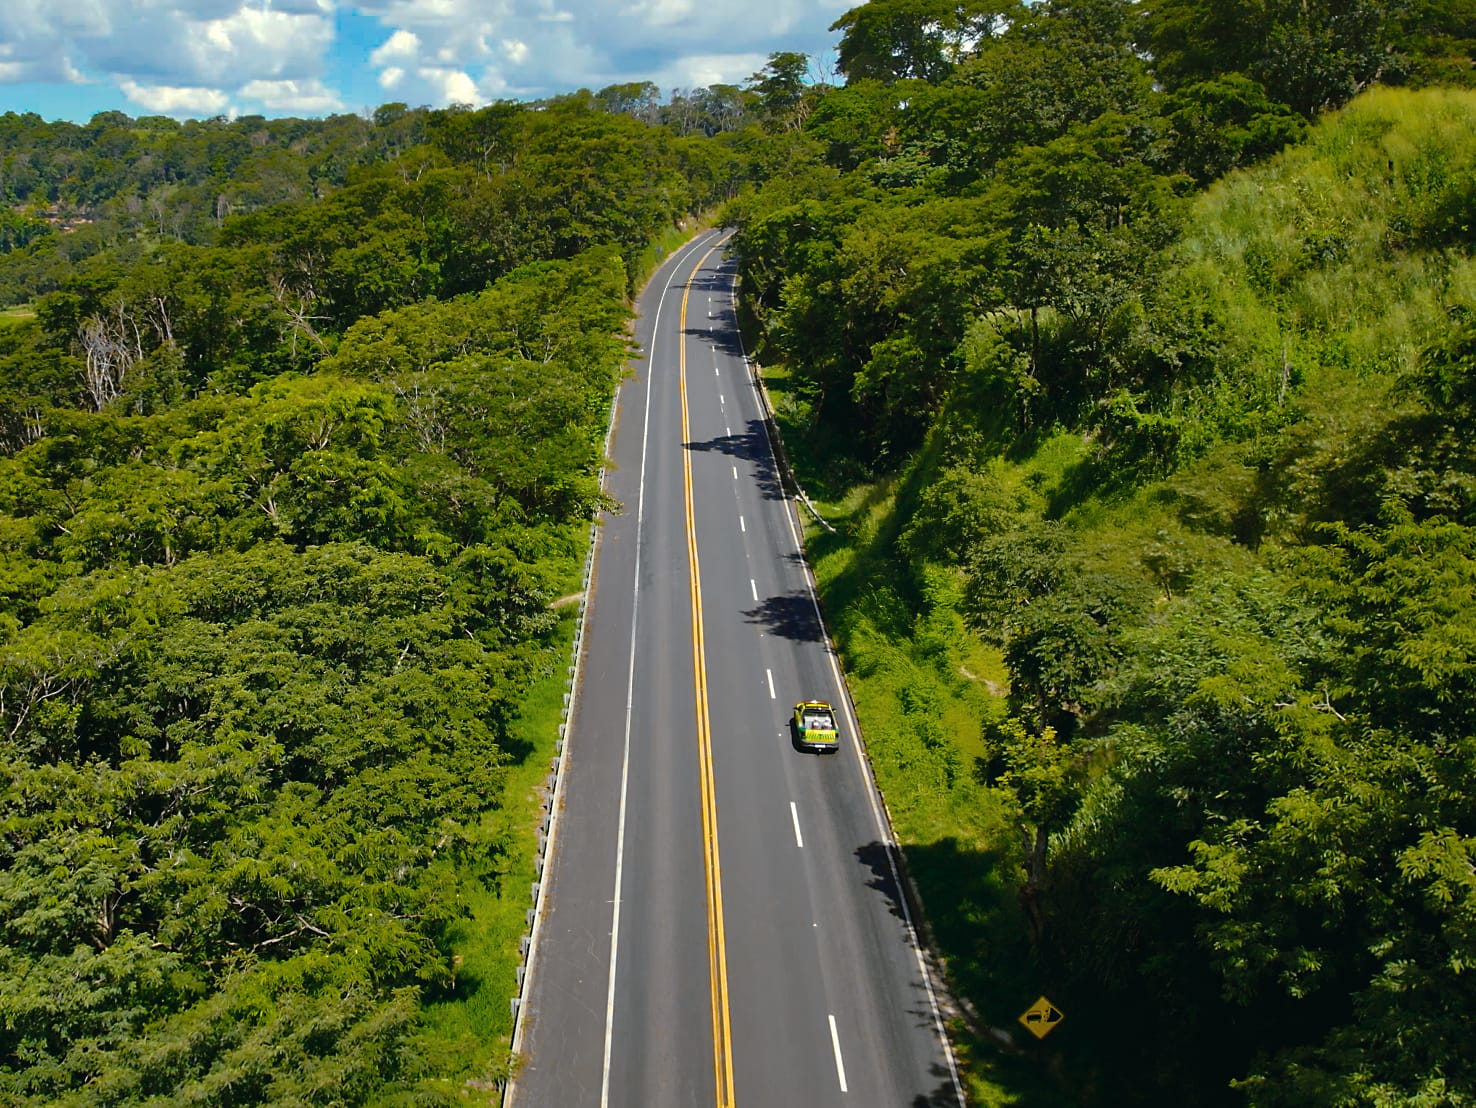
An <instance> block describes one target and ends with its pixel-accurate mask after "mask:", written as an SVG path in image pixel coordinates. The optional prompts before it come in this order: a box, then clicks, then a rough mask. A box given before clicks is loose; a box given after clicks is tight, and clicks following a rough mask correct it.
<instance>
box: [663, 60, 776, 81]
mask: <svg viewBox="0 0 1476 1108" xmlns="http://www.w3.org/2000/svg"><path fill="white" fill-rule="evenodd" d="M768 60H769V56H768V55H767V54H692V55H689V56H688V57H684V58H677V59H675V60H674V61H672V62H670V63H668V64H667V66H666V67H665V68H664V69H662V70H661V71H660V72H658V73H655V74H652V75H651V77H650V78H649V79H650V80H652V81H654V82H655V83H656V85H657V87H658V88H662V89H672V88H704V87H706V86H707V85H741V84H742V83H743V82H744V81H746V80H748V78H749V77H751V76H753V74H755V73H757V72H758V71H759V70H760V69H762V68H763V67H764V66H765V64H767V63H768Z"/></svg>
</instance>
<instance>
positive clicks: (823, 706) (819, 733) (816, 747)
mask: <svg viewBox="0 0 1476 1108" xmlns="http://www.w3.org/2000/svg"><path fill="white" fill-rule="evenodd" d="M794 739H795V744H796V745H798V746H799V747H801V748H803V749H805V750H813V751H815V752H816V753H819V754H824V753H826V752H830V753H834V752H835V751H837V750H839V749H840V732H839V731H838V730H837V729H836V726H835V709H834V708H832V707H831V706H830V705H829V704H827V703H826V702H825V701H823V700H801V701H800V702H799V703H798V704H796V705H795V706H794Z"/></svg>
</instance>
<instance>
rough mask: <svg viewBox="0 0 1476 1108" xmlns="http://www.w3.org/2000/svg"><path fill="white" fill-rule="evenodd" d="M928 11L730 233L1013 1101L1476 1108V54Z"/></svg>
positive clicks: (1180, 9)
mask: <svg viewBox="0 0 1476 1108" xmlns="http://www.w3.org/2000/svg"><path fill="white" fill-rule="evenodd" d="M1314 7H1315V6H1314ZM1319 10H1320V9H1319ZM1360 10H1362V9H1360ZM910 11H912V9H911V8H907V9H905V10H904V6H903V5H900V4H888V3H883V2H876V3H872V4H869V5H867V6H866V7H864V8H861V9H856V10H855V11H853V12H852V13H851V14H850V15H849V16H847V17H846V19H845V20H843V21H842V22H843V23H845V24H846V27H845V35H846V37H845V39H844V40H843V45H842V49H841V58H842V64H843V67H845V66H846V65H847V60H848V59H852V61H851V62H850V66H851V68H849V69H847V71H846V75H847V77H848V84H847V86H846V87H845V88H844V89H840V90H832V91H829V92H826V93H825V94H823V95H821V96H818V97H816V98H815V99H814V102H813V103H812V104H811V105H810V106H809V108H808V111H807V113H806V118H805V120H804V123H803V125H802V127H801V128H799V130H798V136H797V137H794V136H791V137H790V138H789V139H788V141H789V143H790V147H789V148H790V155H791V156H790V159H789V162H788V165H787V169H786V172H785V173H784V174H782V175H776V176H775V177H772V178H771V179H770V180H768V181H767V182H766V183H765V184H764V185H763V186H762V187H760V188H758V189H756V190H751V191H745V192H744V193H743V194H742V195H741V196H740V197H739V198H738V199H737V200H736V201H735V202H734V204H733V205H731V206H730V208H729V217H730V219H731V220H732V221H733V222H734V223H736V224H737V226H738V228H739V230H738V242H739V245H740V249H741V251H742V266H743V280H744V288H745V291H746V293H747V300H746V302H745V306H746V308H747V310H748V311H749V320H748V325H749V328H750V330H751V332H752V336H751V337H752V340H753V343H754V344H755V346H756V348H757V350H758V351H759V356H760V359H761V360H762V361H763V362H765V363H767V365H768V366H769V367H771V368H768V369H766V376H767V377H768V378H769V382H770V389H771V393H772V395H773V397H774V401H775V405H776V408H777V413H778V419H779V422H780V425H781V428H782V430H783V432H784V436H785V440H786V442H787V444H788V446H789V450H790V454H791V456H792V458H793V461H794V464H795V467H796V471H797V477H798V479H799V482H800V484H801V485H802V486H803V487H804V488H805V489H806V490H807V491H808V492H809V493H810V494H811V496H812V497H813V498H814V499H815V501H816V502H817V506H818V508H819V510H820V512H821V514H822V515H823V516H824V517H825V519H826V521H827V522H828V524H830V525H831V526H833V527H834V528H835V532H834V533H832V532H831V531H829V530H827V529H826V528H822V527H820V526H818V525H815V526H812V527H810V528H809V534H808V536H807V546H808V548H809V551H810V553H811V556H812V558H813V560H814V563H815V567H816V572H817V575H818V578H819V581H820V586H821V591H822V594H823V599H824V604H825V608H826V612H827V617H828V620H829V622H830V624H831V627H832V629H833V631H834V632H835V633H836V635H837V638H838V643H839V647H840V650H841V652H842V655H843V659H844V664H845V668H846V671H847V674H848V677H849V679H850V681H851V684H852V690H853V693H854V696H855V700H856V704H857V709H858V713H859V716H860V720H861V724H862V726H863V728H864V730H865V736H866V740H867V746H868V750H869V752H870V755H871V758H872V761H873V764H874V766H875V769H876V774H877V778H878V780H879V782H880V784H881V787H882V790H883V792H884V794H885V796H886V799H887V803H888V806H889V808H890V810H891V813H892V815H893V818H894V822H895V825H896V829H897V833H898V836H899V838H900V839H901V840H902V842H903V845H904V850H905V853H906V855H907V859H908V863H909V869H910V871H911V873H912V876H913V878H914V879H915V881H916V883H917V885H918V887H919V889H920V892H921V896H922V900H923V903H924V906H925V910H926V914H927V916H928V919H929V921H930V924H931V928H932V932H933V936H934V938H935V941H936V943H937V946H938V949H939V950H940V952H941V953H942V955H943V957H944V958H945V960H946V962H947V966H948V973H949V977H950V981H951V984H952V985H953V987H954V990H955V991H956V993H957V994H958V995H959V997H960V998H961V1000H962V1001H963V1002H964V1006H965V1015H964V1016H963V1017H962V1018H961V1019H960V1020H959V1021H958V1023H957V1030H958V1032H959V1035H960V1041H961V1043H962V1044H963V1050H964V1056H965V1062H966V1067H965V1068H966V1071H967V1075H968V1080H969V1085H970V1090H971V1094H972V1096H973V1098H974V1100H975V1101H976V1102H978V1103H980V1104H1040V1103H1074V1104H1082V1105H1104V1106H1105V1105H1124V1104H1145V1105H1148V1104H1162V1103H1169V1102H1173V1103H1195V1104H1236V1103H1250V1104H1255V1105H1278V1104H1287V1105H1292V1104H1295V1105H1318V1104H1322V1105H1353V1104H1370V1105H1372V1104H1379V1105H1392V1104H1465V1103H1470V1102H1472V1099H1473V1098H1476V1071H1473V1070H1472V1068H1471V1065H1470V1060H1469V1056H1468V1054H1469V1052H1468V1051H1467V1050H1466V1047H1465V1045H1464V1044H1465V1034H1464V1032H1463V1031H1462V1030H1461V1029H1463V1028H1468V1027H1469V1026H1471V1023H1472V1019H1473V1016H1476V1012H1473V1011H1472V1001H1471V996H1470V990H1469V988H1468V985H1469V983H1468V982H1467V981H1466V977H1467V972H1466V966H1467V965H1468V963H1469V962H1470V960H1471V957H1472V955H1473V947H1472V939H1473V930H1472V921H1473V919H1476V881H1473V879H1472V876H1471V874H1472V873H1473V872H1476V869H1473V863H1476V838H1473V835H1476V822H1473V808H1472V803H1473V802H1472V797H1473V796H1476V780H1473V769H1472V767H1473V765H1476V762H1473V746H1472V744H1473V742H1476V739H1473V734H1476V731H1473V723H1476V720H1473V718H1472V716H1471V714H1470V712H1469V710H1468V709H1467V707H1466V704H1467V703H1468V702H1469V692H1470V688H1469V685H1470V682H1471V679H1472V675H1473V670H1472V655H1471V650H1470V644H1471V641H1472V635H1473V629H1472V626H1471V620H1472V613H1473V612H1476V605H1473V602H1476V592H1473V589H1476V557H1473V556H1476V547H1473V545H1472V544H1473V536H1476V530H1473V529H1472V528H1473V526H1476V505H1473V500H1472V494H1471V489H1472V487H1473V480H1476V479H1473V476H1472V474H1473V465H1476V457H1473V455H1472V454H1471V449H1470V446H1469V443H1468V442H1467V441H1466V440H1467V439H1468V437H1469V436H1468V434H1466V433H1463V432H1462V430H1461V429H1462V428H1463V427H1469V421H1470V418H1471V415H1472V413H1471V411H1470V404H1471V398H1472V396H1473V395H1476V394H1473V393H1472V392H1471V389H1470V384H1471V380H1472V375H1473V374H1476V345H1473V335H1476V331H1473V327H1476V323H1473V321H1476V263H1473V259H1472V253H1471V251H1472V237H1471V226H1472V224H1471V216H1472V213H1473V211H1476V208H1473V204H1476V199H1473V198H1476V192H1473V184H1476V142H1473V140H1472V137H1471V136H1472V134H1473V133H1476V128H1473V124H1476V93H1473V92H1472V91H1470V90H1469V89H1464V88H1452V87H1429V86H1430V85H1431V82H1432V81H1433V82H1435V83H1436V85H1438V83H1439V82H1440V81H1448V80H1452V79H1454V80H1456V81H1466V82H1469V79H1470V68H1469V56H1470V49H1469V35H1470V32H1471V24H1470V22H1469V19H1467V21H1466V22H1465V23H1464V24H1457V25H1447V30H1448V31H1450V32H1451V36H1452V37H1450V38H1447V39H1445V40H1444V45H1442V46H1440V47H1439V48H1438V49H1435V50H1433V51H1431V52H1430V53H1427V54H1422V53H1421V52H1422V51H1424V50H1426V49H1427V48H1428V47H1429V45H1430V43H1431V42H1432V41H1433V39H1432V38H1431V37H1429V35H1427V34H1426V32H1432V31H1433V30H1434V29H1435V25H1436V24H1437V23H1438V22H1439V18H1440V16H1439V14H1438V13H1436V12H1435V11H1434V9H1433V8H1428V9H1427V8H1424V7H1423V6H1419V5H1416V6H1414V7H1413V8H1412V9H1406V10H1405V13H1404V17H1401V18H1405V17H1407V19H1408V20H1409V21H1411V22H1406V23H1400V22H1399V21H1397V20H1394V19H1393V18H1392V17H1389V16H1388V15H1387V11H1386V10H1384V9H1380V12H1382V13H1383V14H1379V13H1377V12H1375V10H1374V8H1373V6H1369V8H1368V9H1367V10H1364V11H1363V15H1364V17H1365V18H1366V20H1367V22H1365V23H1364V24H1362V25H1361V26H1362V31H1360V32H1359V34H1366V35H1368V36H1371V37H1368V38H1366V39H1358V40H1357V41H1353V40H1347V41H1344V42H1342V43H1341V44H1340V45H1339V47H1338V49H1337V50H1336V51H1332V52H1324V50H1325V49H1327V50H1330V49H1331V44H1329V43H1324V44H1323V45H1322V46H1318V45H1317V43H1316V42H1315V41H1314V39H1315V38H1316V34H1318V33H1321V32H1317V31H1316V30H1315V27H1316V26H1321V25H1320V24H1317V23H1316V21H1317V20H1319V19H1321V18H1322V16H1321V15H1319V14H1317V13H1316V12H1312V11H1311V10H1310V9H1307V8H1306V7H1305V6H1303V9H1302V13H1301V14H1298V12H1297V11H1296V10H1295V9H1294V8H1293V7H1292V6H1290V5H1288V6H1286V8H1285V10H1284V11H1282V9H1281V8H1279V7H1278V6H1276V5H1266V6H1261V7H1259V8H1257V9H1256V10H1255V12H1252V11H1251V9H1250V8H1248V7H1246V8H1241V7H1238V6H1225V5H1207V4H1199V3H1194V2H1188V0H1186V2H1183V3H1175V4H1171V5H1159V6H1156V7H1155V9H1154V12H1153V13H1152V14H1151V15H1149V16H1147V17H1146V21H1145V20H1143V19H1140V18H1139V15H1138V13H1136V12H1135V11H1134V10H1133V5H1128V4H1116V3H1111V2H1100V3H1085V4H1083V3H1045V4H1037V5H1033V6H1032V7H1031V8H1030V9H1029V10H1028V11H1025V10H1021V9H1009V10H1006V8H1005V7H1004V6H1001V5H982V4H981V5H961V6H959V7H958V8H957V9H955V8H953V7H952V6H948V7H947V10H946V12H945V11H944V8H943V7H941V6H940V7H938V8H937V9H936V10H935V9H931V8H930V9H929V12H930V13H931V15H932V21H931V22H918V21H915V20H910V18H909V17H908V15H907V14H906V13H907V12H910ZM1447 14H1449V13H1447ZM955 15H956V16H958V17H960V19H962V17H964V16H967V17H968V19H965V20H963V21H962V22H954V23H950V22H949V20H950V19H952V18H954V16H955ZM1001 16H1003V18H1001ZM1258 19H1269V20H1271V22H1270V24H1264V23H1263V24H1257V22H1256V21H1257V20H1258ZM1303 19H1306V20H1307V22H1302V20H1303ZM1416 25H1418V26H1419V27H1421V28H1423V30H1422V31H1421V33H1420V34H1415V33H1414V32H1413V31H1412V30H1411V28H1412V27H1414V26H1416ZM1337 26H1341V27H1342V30H1343V31H1344V32H1347V31H1349V30H1350V25H1349V24H1337ZM1258 35H1259V36H1260V37H1259V38H1258V37H1257V36H1258ZM1298 35H1301V36H1302V37H1300V38H1298ZM1462 35H1465V36H1467V37H1466V38H1462V37H1461V36H1462ZM950 36H952V37H950ZM1354 38H1357V36H1354ZM1293 42H1296V43H1300V47H1299V49H1304V50H1305V51H1306V53H1304V54H1301V55H1299V60H1296V59H1293V58H1291V57H1290V56H1289V55H1288V54H1287V53H1286V51H1287V50H1288V49H1289V44H1291V43H1293ZM961 43H971V45H970V46H968V48H966V49H964V48H961V47H960V46H959V44H961ZM1232 44H1233V45H1232ZM1191 46H1192V49H1191ZM1258 50H1262V51H1264V52H1263V53H1258ZM1447 51H1449V53H1447ZM1232 52H1235V53H1234V56H1231V53H1232ZM1451 56H1455V57H1459V58H1463V59H1465V61H1464V62H1463V65H1464V68H1462V67H1461V66H1451V65H1449V64H1447V62H1448V61H1449V59H1450V57H1451ZM1360 58H1361V59H1363V60H1362V61H1359V59H1360ZM1381 59H1382V60H1381ZM1294 63H1295V64H1294ZM1296 65H1301V66H1304V67H1305V68H1303V69H1301V70H1300V71H1299V72H1298V71H1297V70H1296ZM1360 66H1369V67H1371V68H1360ZM1370 81H1374V82H1383V84H1381V85H1378V87H1372V88H1365V86H1366V85H1368V84H1369V83H1370ZM1391 82H1392V83H1394V87H1391V84H1390V83H1391ZM1398 86H1402V87H1398ZM1411 86H1421V87H1411ZM1041 994H1045V995H1046V996H1048V997H1049V998H1050V999H1051V1001H1052V1002H1054V1003H1055V1005H1056V1006H1057V1007H1058V1008H1059V1009H1061V1010H1062V1011H1064V1012H1065V1013H1066V1019H1065V1020H1064V1021H1063V1022H1062V1023H1061V1024H1060V1025H1059V1027H1058V1028H1057V1029H1056V1030H1055V1031H1053V1032H1052V1033H1051V1035H1050V1036H1049V1037H1048V1038H1046V1039H1045V1040H1043V1041H1040V1042H1037V1041H1036V1040H1035V1039H1034V1038H1033V1037H1032V1036H1030V1035H1028V1034H1026V1033H1025V1032H1024V1031H1023V1030H1022V1029H1021V1028H1020V1027H1019V1025H1018V1024H1017V1023H1016V1017H1017V1016H1018V1015H1019V1014H1020V1013H1022V1012H1023V1011H1024V1010H1025V1009H1026V1008H1027V1007H1028V1006H1029V1005H1031V1004H1032V1003H1033V1002H1034V1001H1035V1000H1036V998H1037V997H1038V996H1040V995H1041ZM1002 1040H1005V1041H1002ZM1006 1041H1007V1042H1008V1045H1006Z"/></svg>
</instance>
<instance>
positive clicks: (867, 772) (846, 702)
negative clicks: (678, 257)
mask: <svg viewBox="0 0 1476 1108" xmlns="http://www.w3.org/2000/svg"><path fill="white" fill-rule="evenodd" d="M729 280H730V282H732V283H734V284H736V281H737V277H736V276H730V277H729ZM735 333H736V335H737V337H738V352H739V354H740V355H741V356H742V358H743V361H744V364H745V365H746V364H747V363H748V351H747V350H746V349H744V345H743V332H742V331H741V330H739V331H736V332H735ZM748 387H749V389H751V390H752V391H753V394H754V400H755V401H756V402H757V403H758V406H759V410H760V411H762V410H763V397H761V396H759V395H758V386H757V385H756V384H754V382H753V374H752V372H750V373H749V375H748ZM763 431H764V443H765V445H766V446H768V448H769V462H770V464H771V465H772V466H773V467H774V469H775V471H776V472H777V471H778V468H779V459H778V458H777V457H776V456H775V454H774V443H773V440H772V439H770V438H769V427H768V422H767V420H765V421H764V422H763ZM784 519H785V522H786V523H787V524H788V525H789V534H790V537H791V538H792V539H793V540H794V547H795V550H796V551H797V552H798V554H799V556H800V565H801V566H802V567H803V569H804V575H805V588H806V589H807V590H808V591H809V593H810V604H811V606H812V607H813V608H814V610H815V622H816V625H817V626H819V627H820V628H821V629H822V630H823V631H824V632H825V653H826V654H827V655H829V657H830V673H831V678H832V679H833V680H834V682H835V687H836V688H838V689H839V690H841V694H842V695H841V697H840V701H841V708H842V709H843V710H844V712H845V715H846V723H847V725H848V726H849V727H850V731H851V739H852V743H853V745H854V747H855V750H856V755H857V756H856V764H857V767H858V768H859V771H860V773H861V780H862V787H863V789H864V790H865V792H866V799H867V800H868V801H869V803H870V805H871V816H872V819H874V820H875V821H876V827H877V833H878V835H879V836H880V838H881V842H882V845H883V846H884V847H885V848H886V854H887V869H888V871H889V872H890V873H891V875H892V884H893V886H894V887H895V888H896V890H897V900H898V902H899V903H900V904H901V905H902V921H903V923H904V924H905V925H906V927H907V938H908V941H909V942H910V943H911V944H912V953H913V956H914V957H915V958H916V960H917V969H918V973H919V974H920V975H921V976H922V981H923V987H924V989H925V990H926V992H927V994H928V1008H929V1009H930V1010H931V1011H932V1013H933V1029H934V1031H935V1032H936V1033H937V1035H938V1041H939V1043H941V1044H942V1047H943V1057H944V1058H945V1059H947V1061H948V1076H949V1078H950V1079H951V1080H952V1082H953V1095H954V1098H955V1099H956V1100H957V1102H958V1106H959V1108H967V1102H966V1101H965V1100H964V1091H963V1082H962V1081H960V1080H959V1076H958V1062H957V1060H955V1058H954V1057H953V1044H952V1043H951V1042H949V1041H948V1031H947V1029H946V1028H945V1027H944V1026H943V1013H942V1011H941V1010H940V1009H939V1008H938V994H937V990H935V989H934V988H933V976H932V974H931V973H929V972H928V963H927V959H926V958H924V957H923V949H922V942H921V941H920V940H919V939H918V937H917V926H916V924H914V923H913V921H912V909H911V908H910V907H909V906H908V904H907V896H906V893H905V892H904V890H903V888H902V878H901V875H900V874H899V873H898V872H897V858H896V851H897V841H896V839H895V838H893V836H892V829H891V821H890V820H888V819H887V818H885V817H884V816H883V814H882V805H881V801H880V800H879V797H880V795H881V794H880V790H879V789H878V788H877V786H876V778H875V777H874V776H873V775H872V772H871V765H870V763H869V762H868V761H867V759H866V757H865V755H864V753H863V751H862V748H861V740H860V737H859V736H860V734H861V732H860V729H859V728H858V727H857V726H856V714H855V712H854V711H852V709H851V696H850V692H849V690H848V689H847V688H846V684H845V681H844V680H843V679H842V677H841V671H840V662H839V661H838V660H837V658H836V654H835V647H834V645H833V644H832V643H831V641H830V632H829V630H828V629H826V627H825V617H824V615H823V614H822V613H821V611H820V596H819V591H818V590H817V589H816V587H815V574H814V571H813V570H812V569H811V568H810V562H809V559H807V558H806V557H805V556H804V554H805V547H804V543H802V542H801V541H800V537H799V530H798V528H797V527H796V525H795V513H794V508H793V506H792V504H791V502H790V501H789V499H788V498H786V499H785V502H784ZM831 1019H832V1021H833V1020H834V1017H833V1016H832V1017H831ZM838 1057H839V1056H838V1055H837V1058H838Z"/></svg>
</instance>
